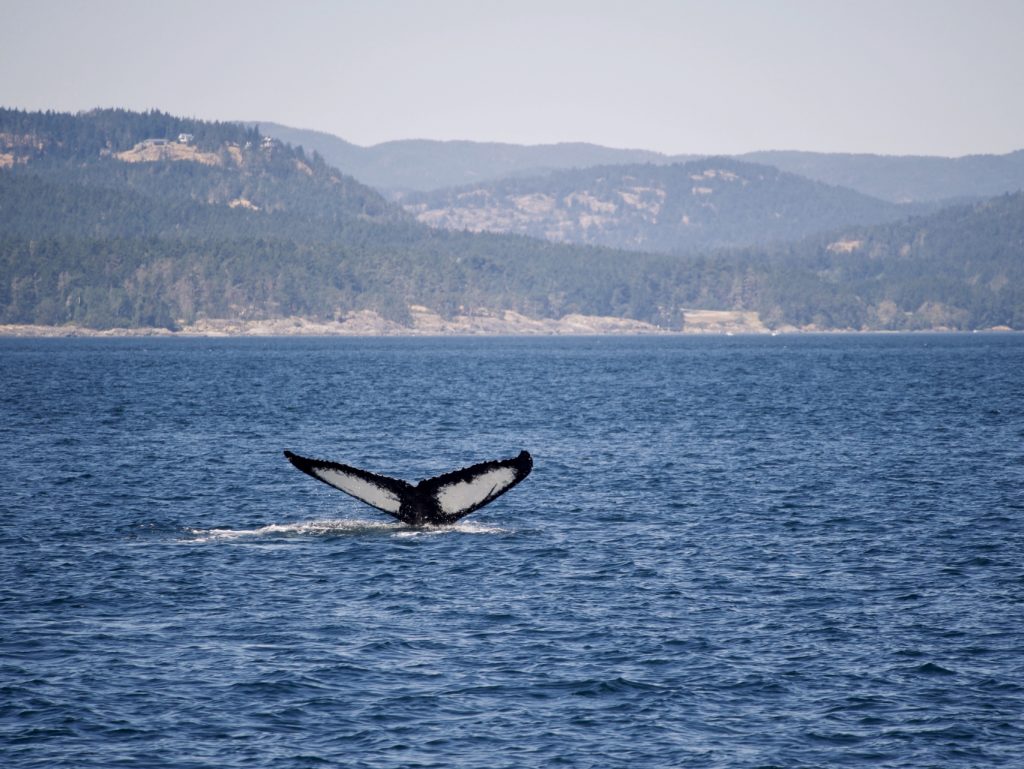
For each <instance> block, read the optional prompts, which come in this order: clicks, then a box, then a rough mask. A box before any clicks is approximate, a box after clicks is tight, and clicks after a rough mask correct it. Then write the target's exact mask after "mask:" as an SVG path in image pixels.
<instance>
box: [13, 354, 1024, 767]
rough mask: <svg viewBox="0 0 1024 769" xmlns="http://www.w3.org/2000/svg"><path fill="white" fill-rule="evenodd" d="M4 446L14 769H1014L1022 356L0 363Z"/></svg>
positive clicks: (131, 357)
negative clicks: (416, 497)
mask: <svg viewBox="0 0 1024 769" xmlns="http://www.w3.org/2000/svg"><path fill="white" fill-rule="evenodd" d="M0 437H2V457H3V458H2V459H0V513H2V519H0V520H2V528H0V766H2V767H5V768H8V769H14V768H17V769H21V768H23V767H40V768H43V767H45V768H46V769H57V768H59V767H102V768H103V769H109V768H111V767H139V768H140V769H161V768H163V767H167V768H173V769H192V768H193V767H195V768H198V767H217V768H218V769H234V768H236V767H237V768H238V769H242V768H243V767H244V768H245V769H252V768H253V767H273V768H274V769H278V768H280V769H307V768H312V767H369V768H375V767H379V768H381V769H383V768H386V767H487V768H488V769H492V768H493V769H499V768H501V767H509V768H510V769H511V768H513V767H514V768H516V769H518V768H521V767H522V768H526V767H595V768H605V767H640V768H644V767H658V768H662V767H664V768H666V769H668V768H672V767H723V768H724V767H765V768H767V767H785V768H786V769H789V768H790V767H847V766H856V767H872V769H879V768H884V767H915V768H918V767H936V768H939V767H941V768H942V769H957V768H960V767H964V768H967V767H971V768H974V767H1000V766H1006V767H1021V766H1024V337H1022V336H1020V335H1010V334H1005V335H998V334H973V335H954V334H948V335H933V334H920V335H834V336H815V335H806V336H778V337H770V336H765V337H743V336H736V337H714V338H698V337H659V338H607V337H603V338H540V339H523V338H489V339H482V338H445V339H338V338H335V339H295V338H291V339H237V338H233V339H173V338H172V339H161V338H142V339H3V340H0ZM284 449H290V450H292V451H295V452H296V453H299V454H304V455H306V456H314V457H322V458H325V459H332V460H336V461H339V462H344V463H347V464H351V465H356V466H358V467H362V468H366V469H368V470H371V471H373V472H377V473H383V474H387V475H391V476H395V477H400V478H406V479H408V480H411V481H416V480H418V479H420V478H425V477H429V476H433V475H438V474H440V473H444V472H447V471H450V470H454V469H456V468H459V467H463V466H465V465H469V464H473V463H475V462H479V461H482V460H486V459H498V458H504V457H511V456H515V455H516V454H518V453H519V451H520V450H521V449H527V450H528V451H530V452H531V454H532V455H533V458H534V470H533V473H532V475H530V477H529V478H527V479H526V480H525V481H524V482H523V483H522V484H520V485H519V486H517V487H516V488H514V489H513V490H511V491H510V492H509V493H508V494H506V495H504V496H503V497H501V498H500V499H498V500H497V501H495V502H494V503H493V504H491V505H489V506H487V507H484V508H483V509H481V510H479V511H477V512H476V513H474V514H473V515H471V516H469V517H467V518H465V519H463V520H462V521H461V522H459V523H458V524H456V525H454V526H451V527H441V528H423V529H417V528H411V527H407V526H404V525H402V524H399V523H397V522H396V521H394V519H392V518H389V517H388V516H387V515H385V514H383V513H380V512H378V511H376V510H374V509H372V508H370V507H368V506H366V505H363V504H361V503H359V502H358V501H356V500H354V499H352V498H351V497H348V496H346V495H344V494H342V493H340V492H338V491H336V490H333V489H331V488H329V487H328V486H326V485H324V484H321V483H317V482H316V481H315V480H313V479H312V478H310V477H308V476H306V475H303V474H302V473H300V472H298V471H296V470H295V469H294V468H293V467H291V466H290V465H289V463H288V462H287V461H286V460H285V458H284V456H283V455H282V451H283V450H284Z"/></svg>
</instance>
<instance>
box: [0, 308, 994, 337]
mask: <svg viewBox="0 0 1024 769" xmlns="http://www.w3.org/2000/svg"><path fill="white" fill-rule="evenodd" d="M409 309H410V315H411V317H412V323H411V324H410V325H402V324H400V323H397V322H395V321H392V320H388V319H386V318H384V317H382V316H381V315H380V314H378V313H376V312H374V311H373V310H360V311H356V312H350V313H348V314H347V315H345V316H344V317H343V318H341V319H340V320H331V321H321V320H310V319H308V318H300V317H289V318H273V319H262V320H233V319H224V318H219V319H218V318H210V319H203V320H198V321H196V322H195V323H192V324H189V325H186V326H183V327H182V328H181V329H179V330H176V331H171V330H170V329H166V328H110V329H94V328H87V327H84V326H76V325H64V326H41V325H32V324H7V325H0V336H8V337H151V336H152V337H155V336H163V337H230V336H253V337H257V336H271V337H274V336H281V337H283V336H365V337H374V336H608V335H620V336H621V335H700V334H712V335H713V334H720V335H723V334H724V335H732V334H779V333H815V332H823V331H830V332H834V333H865V332H863V331H859V330H857V329H820V328H816V327H805V328H797V327H795V326H785V327H779V328H775V329H769V328H768V327H767V326H765V325H764V323H762V322H761V319H760V317H759V316H758V314H757V313H756V312H743V311H738V310H688V311H686V312H685V316H684V317H685V324H684V327H683V328H682V329H681V330H669V329H666V328H662V327H660V326H656V325H653V324H651V323H645V322H643V321H639V320H633V319H631V318H618V317H611V316H600V315H578V314H571V315H566V316H564V317H562V318H558V319H554V318H531V317H528V316H526V315H521V314H520V313H517V312H514V311H512V310H504V311H482V312H477V313H474V314H471V315H456V316H454V317H452V318H444V317H442V316H441V315H439V314H437V313H436V312H433V311H432V310H430V309H428V308H426V307H422V306H419V305H413V306H411V307H410V308H409ZM928 330H929V331H935V332H942V331H954V330H955V329H950V328H935V329H928ZM985 330H986V331H1010V330H1011V329H1010V328H1009V327H1006V326H999V327H995V328H992V329H985ZM868 333H871V332H868ZM878 333H882V332H878Z"/></svg>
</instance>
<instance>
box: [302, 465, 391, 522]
mask: <svg viewBox="0 0 1024 769" xmlns="http://www.w3.org/2000/svg"><path fill="white" fill-rule="evenodd" d="M313 472H314V473H316V477H317V478H319V479H320V480H322V481H323V482H324V483H327V484H330V485H331V486H333V487H334V488H336V489H340V490H341V491H344V492H345V493H346V494H351V495H352V496H353V497H355V498H356V499H359V500H362V501H363V502H365V503H366V504H368V505H373V506H374V507H376V508H378V509H380V510H383V511H384V512H387V513H397V512H398V510H399V508H400V507H401V506H402V500H400V499H399V498H398V495H397V494H395V493H394V492H393V491H389V490H388V489H386V488H384V487H383V486H378V485H377V484H376V483H371V482H370V481H366V480H363V479H362V478H359V477H358V476H355V475H349V474H348V473H344V472H342V471H340V470H333V469H330V468H326V467H314V468H313Z"/></svg>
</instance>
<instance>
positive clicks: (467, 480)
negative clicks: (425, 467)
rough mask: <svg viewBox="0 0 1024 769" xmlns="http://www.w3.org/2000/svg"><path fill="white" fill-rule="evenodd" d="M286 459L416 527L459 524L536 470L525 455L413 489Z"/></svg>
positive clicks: (335, 465)
mask: <svg viewBox="0 0 1024 769" xmlns="http://www.w3.org/2000/svg"><path fill="white" fill-rule="evenodd" d="M284 455H285V456H286V457H287V458H288V461H289V462H291V463H292V464H293V465H295V467H297V468H298V469H299V470H301V471H302V472H304V473H306V474H307V475H311V476H313V477H314V478H316V479H317V480H318V481H323V482H324V483H326V484H327V485H328V486H333V487H334V488H336V489H340V490H341V491H344V492H345V493H346V494H348V495H349V496H353V497H355V498H356V499H358V500H359V501H361V502H365V503H366V504H368V505H370V506H372V507H375V508H377V509H378V510H382V511H384V512H385V513H387V514H388V515H391V516H394V517H395V518H397V519H398V520H400V521H402V522H403V523H408V524H410V525H412V526H422V525H424V524H430V525H433V526H438V525H447V524H451V523H455V522H456V521H457V520H459V519H460V518H463V517H465V516H467V515H469V514H470V513H472V512H473V511H474V510H479V509H480V508H481V507H483V506H484V505H486V504H488V503H489V502H493V501H494V500H495V499H497V498H498V497H500V496H501V495H502V494H504V493H505V492H506V491H508V490H509V489H511V488H512V487H513V486H515V485H516V484H517V483H519V482H520V481H521V480H523V479H524V478H525V477H526V476H528V475H529V474H530V470H532V469H533V458H532V457H531V456H530V453H529V452H528V451H522V452H520V453H519V456H517V457H513V458H511V459H499V460H493V461H491V462H481V463H480V464H477V465H473V466H471V467H464V468H462V469H461V470H455V471H454V472H450V473H445V474H444V475H439V476H437V477H436V478H427V479H426V480H423V481H420V482H419V483H417V484H416V485H415V486H414V485H413V484H411V483H409V482H407V481H403V480H399V479H398V478H389V477H388V476H386V475H377V474H376V473H371V472H367V471H366V470H360V469H359V468H358V467H351V466H350V465H343V464H341V463H339V462H329V461H327V460H324V459H310V458H308V457H300V456H299V455H298V454H293V453H292V452H290V451H285V452H284Z"/></svg>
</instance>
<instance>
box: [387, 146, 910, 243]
mask: <svg viewBox="0 0 1024 769" xmlns="http://www.w3.org/2000/svg"><path fill="white" fill-rule="evenodd" d="M403 204H404V206H405V208H406V210H407V211H409V212H410V213H413V214H415V216H416V217H417V219H419V221H421V222H423V223H424V224H430V225H431V226H435V227H443V228H446V229H454V230H464V229H465V230H471V231H474V232H482V231H487V232H514V233H517V234H520V235H529V236H531V237H538V238H545V239H547V240H552V241H557V242H567V243H583V244H591V245H603V246H609V247H612V248H625V249H633V250H642V251H659V252H665V253H685V252H693V251H695V250H706V249H709V248H722V247H728V246H748V245H754V244H759V245H764V244H767V243H772V242H779V241H783V240H797V239H800V238H803V237H806V236H807V235H810V234H813V233H815V232H822V231H828V230H833V229H836V228H837V227H843V226H846V225H850V224H875V223H879V222H883V221H891V220H896V219H902V218H904V217H906V216H907V215H908V213H909V212H908V211H907V209H906V208H902V207H900V206H898V205H896V204H894V203H887V202H885V201H881V200H878V199H875V198H870V197H868V196H866V195H862V194H860V193H858V192H854V191H853V190H848V189H843V188H841V187H832V186H829V185H826V184H822V183H820V182H813V181H810V180H808V179H805V178H803V177H799V176H795V175H793V174H787V173H783V172H781V171H779V170H778V169H776V168H772V167H770V166H763V165H756V164H753V163H743V162H740V161H738V160H733V159H731V158H706V159H703V160H697V161H692V162H690V163H677V164H672V165H651V164H644V165H617V166H599V167H595V168H586V169H576V170H569V171H557V172H554V173H552V174H549V175H547V176H540V177H531V178H528V179H504V180H501V181H497V182H489V183H482V184H477V185H473V186H468V187H458V188H455V189H450V190H438V191H435V192H429V193H416V194H411V195H408V196H407V197H405V198H404V199H403Z"/></svg>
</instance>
